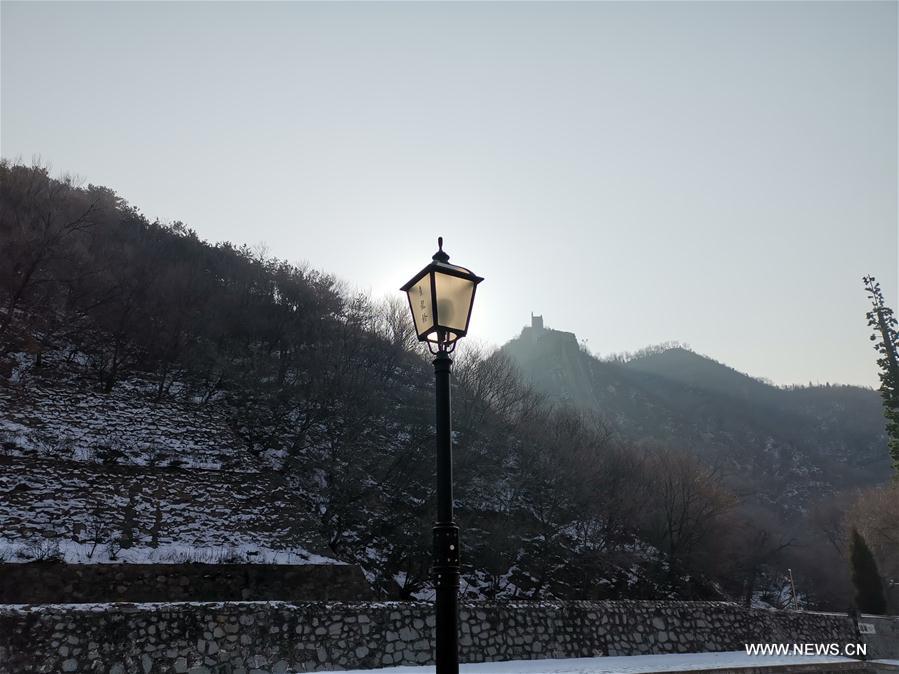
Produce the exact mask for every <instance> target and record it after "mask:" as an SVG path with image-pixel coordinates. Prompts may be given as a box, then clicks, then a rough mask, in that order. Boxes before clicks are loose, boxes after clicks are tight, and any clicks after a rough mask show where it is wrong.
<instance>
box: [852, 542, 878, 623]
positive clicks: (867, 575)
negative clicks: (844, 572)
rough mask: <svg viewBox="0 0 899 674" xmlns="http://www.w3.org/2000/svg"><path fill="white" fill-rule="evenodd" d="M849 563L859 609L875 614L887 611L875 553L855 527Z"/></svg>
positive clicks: (856, 603)
mask: <svg viewBox="0 0 899 674" xmlns="http://www.w3.org/2000/svg"><path fill="white" fill-rule="evenodd" d="M849 564H850V569H851V571H852V584H853V585H854V586H855V605H856V607H857V608H858V610H859V611H862V612H863V613H872V614H874V615H883V614H884V613H886V610H887V602H886V598H885V597H884V594H883V583H881V580H880V572H879V571H878V570H877V562H876V561H874V555H872V554H871V550H870V549H869V548H868V544H867V543H865V539H864V538H862V535H861V534H860V533H858V530H857V529H855V528H854V527H853V529H852V542H851V543H850V547H849Z"/></svg>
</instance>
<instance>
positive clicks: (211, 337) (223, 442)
mask: <svg viewBox="0 0 899 674" xmlns="http://www.w3.org/2000/svg"><path fill="white" fill-rule="evenodd" d="M0 259H4V260H9V261H11V264H9V265H2V266H0V453H2V454H3V455H4V456H2V457H0V543H2V550H0V562H2V561H5V562H7V563H22V562H28V561H32V560H36V559H64V560H66V561H69V562H77V563H91V564H92V563H97V562H102V563H119V564H120V563H127V562H141V561H143V562H161V561H166V560H171V559H179V560H184V561H190V560H195V561H196V560H199V561H216V560H234V559H237V560H240V561H244V562H250V563H252V562H254V561H271V560H275V561H279V562H282V563H291V564H305V563H310V562H314V561H323V562H325V563H327V562H328V561H330V562H332V563H333V562H338V563H349V564H356V565H359V566H360V567H361V568H362V569H363V571H364V573H365V575H366V577H367V579H368V580H369V582H370V583H371V584H372V586H373V589H374V590H375V592H376V593H377V594H378V595H379V596H394V597H401V598H410V597H423V598H426V597H430V596H431V595H432V589H431V580H430V572H429V569H430V565H431V559H430V545H431V540H430V539H431V527H432V525H433V504H434V483H435V480H434V468H435V465H434V456H433V448H434V429H433V418H434V407H433V405H434V401H433V379H432V377H433V375H432V372H431V367H430V363H429V362H428V359H427V358H426V357H423V354H422V353H421V350H420V349H419V347H418V345H417V344H416V342H415V340H414V335H412V334H411V329H410V325H409V323H410V321H409V317H408V315H407V314H406V308H405V307H404V306H403V305H402V303H400V302H398V301H386V302H375V301H373V300H371V299H370V298H367V297H361V296H357V295H351V294H349V293H347V292H345V291H343V290H342V289H341V284H340V283H339V282H338V281H337V280H336V279H334V278H333V277H332V276H330V275H329V274H327V273H325V272H322V271H317V270H314V269H311V268H300V267H297V266H295V265H291V264H289V263H287V262H284V261H282V260H278V259H275V258H270V257H265V256H262V255H259V254H258V253H256V252H254V251H252V250H250V249H248V248H247V247H246V246H237V245H233V244H231V243H229V242H222V243H209V242H207V241H205V240H203V239H202V238H201V237H200V236H199V235H198V234H197V233H196V232H194V231H193V230H191V229H190V228H188V227H187V226H185V225H184V224H182V223H179V222H175V223H171V224H163V223H158V222H149V221H148V220H147V219H146V218H144V217H143V216H142V215H140V213H139V212H138V211H137V210H136V209H134V208H133V207H131V206H130V205H129V204H128V203H127V202H126V201H125V200H124V199H122V198H121V197H119V196H118V195H116V194H115V193H114V192H113V191H112V190H110V189H108V188H105V187H99V186H95V185H88V186H87V187H78V186H75V185H74V184H73V183H72V182H71V181H69V180H65V179H63V180H56V179H53V178H51V177H50V176H49V175H48V173H47V171H46V170H44V169H42V168H40V167H34V166H31V167H29V166H22V165H14V164H11V163H9V162H5V161H4V162H2V164H0ZM397 299H398V298H397ZM458 356H459V358H458V362H457V364H456V367H455V372H456V375H457V376H456V384H455V387H454V391H453V396H454V405H455V415H454V430H455V445H456V446H455V466H454V468H455V479H456V498H457V504H456V505H457V512H458V520H459V523H460V525H461V527H462V530H463V534H462V540H463V542H464V555H463V559H464V564H465V566H464V574H463V593H464V595H465V596H467V597H524V598H541V597H558V598H564V597H577V598H586V597H644V598H649V597H677V596H697V597H705V598H715V597H721V596H724V595H723V593H722V590H721V588H720V586H719V585H718V584H717V583H716V582H715V580H714V579H713V578H712V577H711V576H710V575H706V571H710V567H709V565H708V564H709V562H708V560H709V559H710V558H711V557H712V556H714V555H715V554H717V548H716V546H717V544H716V542H715V540H716V539H715V535H714V534H715V531H716V530H717V527H718V526H720V525H719V523H718V522H717V520H716V519H715V518H714V517H710V518H707V521H703V522H695V523H693V524H691V527H690V529H689V533H690V537H691V539H690V540H691V545H690V547H689V548H686V547H685V548H684V549H683V551H681V549H680V548H678V546H676V544H675V543H676V542H671V541H669V540H668V538H667V536H666V534H665V530H664V527H662V526H661V525H660V523H659V521H658V517H657V513H658V512H660V510H657V509H650V510H649V511H648V512H646V509H645V499H644V494H646V493H647V492H648V486H649V484H650V483H651V482H652V479H653V471H654V470H657V467H656V466H654V465H652V464H651V463H649V462H642V460H640V459H639V458H638V457H637V456H636V455H635V454H633V453H632V452H630V450H629V448H628V447H626V446H624V445H620V444H617V443H615V442H613V441H611V440H610V439H609V438H607V437H605V436H604V435H602V434H601V433H599V432H597V431H596V430H595V429H592V428H591V427H590V426H589V425H588V424H585V423H584V422H583V421H582V420H580V419H578V418H576V417H573V416H571V415H568V414H565V413H561V412H557V411H554V410H552V409H551V408H550V407H548V406H546V405H544V404H542V402H541V400H540V397H539V396H537V395H536V394H535V393H534V392H533V391H532V390H531V389H530V388H529V387H527V386H526V385H524V384H523V383H522V382H520V381H519V380H518V378H517V377H516V376H515V374H514V370H513V369H512V368H511V366H510V365H509V363H508V362H507V361H506V360H505V359H504V358H502V357H501V356H500V355H497V354H494V355H490V354H476V353H470V354H468V355H466V354H465V353H464V351H460V353H459V354H458ZM680 466H681V472H680V476H681V479H682V480H683V481H684V483H685V484H689V485H695V489H696V490H697V492H696V493H697V495H699V496H700V498H699V499H698V501H697V502H699V503H701V504H703V506H704V507H705V506H709V507H711V508H712V512H713V514H715V515H717V514H718V513H719V512H720V509H719V508H718V505H719V504H720V503H723V499H724V497H723V495H722V494H721V493H720V491H719V490H718V488H717V486H716V485H715V484H713V483H711V482H709V481H708V480H707V479H706V478H707V476H706V475H705V472H704V470H703V468H702V467H701V466H699V465H696V464H693V463H690V462H685V461H681V463H680ZM700 489H701V490H702V491H701V492H700V491H699V490H700ZM597 494H602V495H603V497H602V498H597V496H596V495H597ZM675 548H677V550H676V551H675Z"/></svg>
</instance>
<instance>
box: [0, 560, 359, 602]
mask: <svg viewBox="0 0 899 674" xmlns="http://www.w3.org/2000/svg"><path fill="white" fill-rule="evenodd" d="M372 598H373V594H372V591H371V588H370V587H369V585H368V583H367V582H366V580H365V576H364V575H363V574H362V570H361V569H360V568H359V567H358V566H353V565H349V564H294V565H291V564H60V563H56V562H30V563H28V564H0V604H19V603H29V604H44V603H85V602H122V601H127V602H136V601H140V602H152V601H240V600H262V599H281V600H286V601H322V600H338V601H348V600H349V601H359V600H364V599H372Z"/></svg>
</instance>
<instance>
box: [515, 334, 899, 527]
mask: <svg viewBox="0 0 899 674" xmlns="http://www.w3.org/2000/svg"><path fill="white" fill-rule="evenodd" d="M502 350H503V351H504V352H505V353H506V354H508V355H509V356H510V357H511V358H512V359H513V360H514V361H515V362H516V364H517V365H518V366H519V368H520V369H521V372H522V374H523V375H524V377H525V379H526V380H527V381H529V382H530V383H531V384H532V385H533V386H534V387H535V388H537V389H538V390H540V391H542V392H543V393H545V394H546V395H548V396H549V398H550V399H551V400H553V401H556V402H557V403H562V404H565V405H571V406H573V407H575V408H578V409H580V410H581V411H584V412H587V413H590V414H594V415H597V416H598V417H600V418H601V419H602V420H603V421H604V422H605V423H607V424H608V425H610V426H611V427H612V428H613V429H614V430H616V431H617V432H618V433H620V434H621V435H623V436H625V437H627V438H630V439H632V440H637V441H640V442H648V443H661V444H666V445H670V444H673V445H677V446H680V447H683V448H686V449H691V450H693V451H695V452H696V453H698V454H699V455H700V456H702V457H704V458H705V459H707V460H709V461H712V462H714V463H715V465H717V466H718V467H719V468H720V469H721V470H722V472H723V473H724V474H725V475H726V476H727V478H728V480H729V482H730V483H731V484H732V485H733V486H735V487H736V488H737V490H738V492H743V493H746V494H750V495H753V498H756V499H757V500H758V501H760V502H761V503H763V504H765V505H768V506H773V507H775V508H776V509H778V510H781V511H791V510H794V509H802V508H804V507H805V506H806V505H807V504H808V503H809V502H811V501H814V500H816V499H817V498H819V497H821V496H823V495H826V494H829V493H833V492H836V491H839V490H842V489H845V488H847V487H852V486H860V485H870V484H875V483H879V482H884V481H885V480H886V478H887V476H888V475H889V474H890V469H889V460H888V453H887V447H886V436H885V433H884V425H883V416H882V412H881V403H880V397H879V395H878V393H877V392H876V391H873V390H871V389H864V388H859V387H854V386H829V385H828V386H814V387H808V388H804V387H795V388H779V387H776V386H772V385H770V384H767V383H765V382H763V381H760V380H758V379H754V378H752V377H750V376H748V375H746V374H743V373H741V372H738V371H737V370H735V369H733V368H731V367H728V366H726V365H724V364H722V363H718V362H716V361H714V360H712V359H710V358H707V357H705V356H702V355H700V354H697V353H694V352H692V351H690V350H689V349H686V348H683V347H678V346H675V347H670V348H656V349H647V350H645V351H644V352H641V353H640V354H638V355H636V356H633V357H630V358H627V359H617V360H600V359H598V358H596V357H594V356H592V355H590V354H589V353H588V352H586V351H585V350H584V349H582V348H581V347H580V346H579V344H578V341H577V338H576V336H575V335H574V334H573V333H571V332H564V331H560V330H552V329H546V328H543V327H541V326H540V325H539V324H538V325H535V326H529V327H525V328H524V329H523V330H522V332H521V335H520V336H519V337H517V338H515V339H513V340H512V341H510V342H509V343H508V344H506V345H505V346H503V348H502Z"/></svg>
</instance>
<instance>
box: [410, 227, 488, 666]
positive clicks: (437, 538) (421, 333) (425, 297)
mask: <svg viewBox="0 0 899 674" xmlns="http://www.w3.org/2000/svg"><path fill="white" fill-rule="evenodd" d="M437 246H438V251H437V252H436V253H434V256H433V257H432V258H431V260H432V261H431V263H430V264H429V265H428V266H427V267H425V268H424V269H422V270H421V271H420V272H418V273H417V274H416V275H415V276H413V277H412V279H411V280H410V281H409V282H408V283H406V285H404V286H403V287H402V288H400V290H402V291H403V292H404V293H406V295H407V296H408V297H409V309H411V311H412V320H413V322H414V323H415V334H416V335H418V339H419V341H422V342H425V343H427V345H428V350H429V351H430V352H431V353H432V354H433V355H434V356H435V358H434V380H435V382H436V385H437V424H436V426H437V522H436V523H435V525H434V553H433V554H434V565H433V568H432V573H433V574H434V585H435V587H436V589H437V629H436V631H437V657H436V661H437V674H458V672H459V643H458V624H457V623H458V619H459V618H458V616H459V612H458V606H457V598H458V594H459V527H457V526H456V523H455V522H454V521H453V448H452V438H451V436H450V432H451V429H450V370H451V367H452V364H453V361H452V359H451V358H450V357H449V354H450V353H452V352H453V350H455V348H456V342H457V341H458V340H459V339H460V338H461V337H464V336H465V334H466V333H467V332H468V321H469V320H470V319H471V308H472V306H474V291H475V288H476V287H477V285H478V284H479V283H480V282H481V281H483V280H484V279H482V278H481V277H480V276H476V275H475V274H473V273H472V272H471V271H469V270H468V269H465V268H464V267H458V266H456V265H452V264H450V263H449V255H447V254H446V253H444V252H443V237H439V238H438V239H437Z"/></svg>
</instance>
